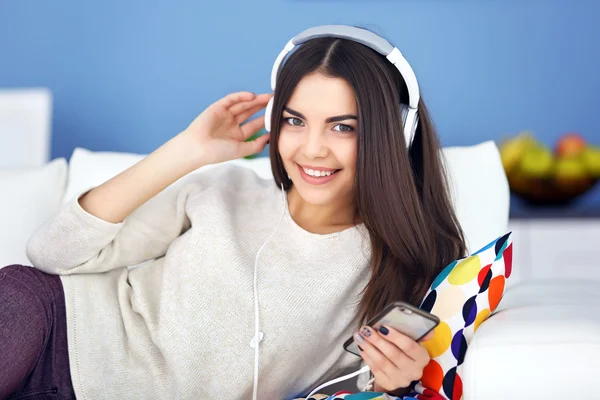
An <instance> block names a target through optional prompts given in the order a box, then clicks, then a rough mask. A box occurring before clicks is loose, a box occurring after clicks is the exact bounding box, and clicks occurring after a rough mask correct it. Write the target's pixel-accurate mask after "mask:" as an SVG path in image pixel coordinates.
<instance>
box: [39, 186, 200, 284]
mask: <svg viewBox="0 0 600 400" xmlns="http://www.w3.org/2000/svg"><path fill="white" fill-rule="evenodd" d="M184 183H186V180H185V179H184V180H180V181H178V182H176V183H174V184H173V185H171V186H169V187H168V188H166V189H165V190H163V191H162V192H160V193H158V194H157V195H156V196H154V197H153V198H152V199H150V200H148V201H147V202H146V203H144V204H143V205H141V206H140V207H138V208H137V209H136V210H135V211H133V212H132V213H131V214H130V215H129V216H128V217H127V218H126V219H125V220H124V221H122V222H119V223H111V222H107V221H105V220H102V219H100V218H98V217H95V216H94V215H92V214H90V213H88V212H86V211H85V210H84V209H83V208H82V207H81V206H80V204H79V198H80V197H81V196H82V195H83V193H85V192H87V191H89V190H91V189H88V190H86V191H85V192H83V193H82V194H81V195H78V196H76V197H75V198H74V199H73V200H71V201H70V202H68V203H66V204H65V205H64V207H63V208H62V209H61V210H60V211H59V212H58V213H57V214H56V215H55V216H54V217H53V218H51V219H50V220H48V221H47V222H46V223H45V224H44V225H43V226H42V227H40V228H39V229H38V230H37V231H36V232H35V233H34V234H33V236H32V237H31V238H30V239H29V241H28V243H27V257H28V258H29V260H30V261H31V263H32V265H33V266H34V267H35V268H37V269H39V270H41V271H44V272H47V273H50V274H55V275H71V274H83V273H99V272H105V271H109V270H112V269H117V268H121V267H126V266H132V265H136V264H140V263H142V262H145V261H148V260H151V259H154V258H158V257H161V256H163V255H165V254H166V252H167V249H168V248H169V246H170V245H171V243H172V242H173V240H175V239H176V238H177V237H178V236H180V235H181V234H182V233H184V232H185V231H187V230H188V229H189V228H190V221H189V218H188V216H187V213H186V202H187V198H188V196H189V194H190V192H191V191H192V190H193V186H194V185H191V184H184Z"/></svg>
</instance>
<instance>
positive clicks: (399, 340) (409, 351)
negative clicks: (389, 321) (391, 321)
mask: <svg viewBox="0 0 600 400" xmlns="http://www.w3.org/2000/svg"><path fill="white" fill-rule="evenodd" d="M383 328H384V329H381V328H380V329H379V332H381V335H380V336H381V337H383V338H385V339H386V340H388V341H390V342H392V343H394V344H395V345H396V346H397V347H398V348H399V349H400V350H402V352H403V353H404V354H406V355H407V356H408V357H409V358H411V359H412V360H414V361H416V362H418V363H419V364H420V365H426V364H427V363H428V362H429V354H428V353H427V350H426V349H425V348H424V347H423V346H422V345H420V344H419V343H418V342H416V341H414V340H413V339H412V338H410V337H408V336H406V335H404V334H402V333H400V332H398V331H397V330H396V329H394V328H392V327H391V326H388V325H383Z"/></svg>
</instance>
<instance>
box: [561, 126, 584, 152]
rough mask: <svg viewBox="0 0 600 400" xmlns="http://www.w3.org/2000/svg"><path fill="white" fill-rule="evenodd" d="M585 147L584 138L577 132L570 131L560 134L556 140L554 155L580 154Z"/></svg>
mask: <svg viewBox="0 0 600 400" xmlns="http://www.w3.org/2000/svg"><path fill="white" fill-rule="evenodd" d="M585 147H586V141H585V138H584V137H583V136H582V135H580V134H579V133H576V132H572V133H566V134H564V135H562V136H561V137H560V138H559V139H558V142H556V155H557V156H558V157H561V158H564V157H575V156H578V155H580V154H581V153H582V152H583V150H584V149H585Z"/></svg>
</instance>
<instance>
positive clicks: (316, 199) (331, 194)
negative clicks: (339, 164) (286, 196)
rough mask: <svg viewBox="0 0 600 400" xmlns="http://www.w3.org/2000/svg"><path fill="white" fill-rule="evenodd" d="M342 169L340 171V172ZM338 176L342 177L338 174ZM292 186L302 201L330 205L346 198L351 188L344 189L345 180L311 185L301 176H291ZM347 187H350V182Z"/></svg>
mask: <svg viewBox="0 0 600 400" xmlns="http://www.w3.org/2000/svg"><path fill="white" fill-rule="evenodd" d="M341 172H343V171H340V173H341ZM338 178H343V177H342V176H339V177H338ZM292 179H293V182H294V186H295V188H296V190H297V191H298V194H299V195H300V197H302V199H303V200H304V201H306V202H307V203H309V204H313V205H330V204H334V203H337V202H340V200H341V199H345V198H347V197H348V196H349V195H350V194H351V192H352V190H351V189H347V190H345V189H346V184H345V182H342V181H338V182H331V183H328V184H325V185H322V186H320V185H311V184H309V183H307V182H305V181H304V180H303V179H302V177H301V176H299V175H297V174H296V176H292ZM348 185H349V187H350V188H351V187H352V183H351V182H350V183H349V184H348Z"/></svg>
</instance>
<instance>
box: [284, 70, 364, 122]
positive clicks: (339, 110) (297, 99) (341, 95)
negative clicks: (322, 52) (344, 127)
mask: <svg viewBox="0 0 600 400" xmlns="http://www.w3.org/2000/svg"><path fill="white" fill-rule="evenodd" d="M287 106H288V107H290V108H292V109H294V110H296V111H298V112H300V113H302V114H303V115H304V116H306V117H307V118H311V117H312V118H327V117H332V116H336V115H342V114H356V113H357V106H356V96H355V95H354V90H352V87H351V86H350V84H349V83H348V82H347V81H346V80H345V79H342V78H332V77H328V76H325V75H323V74H321V73H318V72H313V73H311V74H308V75H306V76H305V77H303V78H302V80H301V81H300V82H299V83H298V85H297V86H296V88H295V89H294V92H293V93H292V95H291V97H290V99H289V101H288V103H287Z"/></svg>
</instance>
